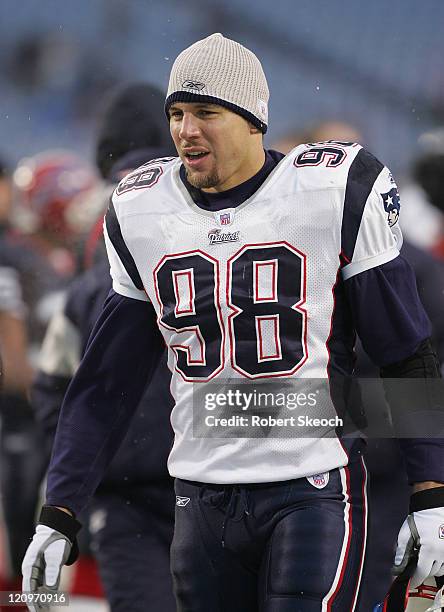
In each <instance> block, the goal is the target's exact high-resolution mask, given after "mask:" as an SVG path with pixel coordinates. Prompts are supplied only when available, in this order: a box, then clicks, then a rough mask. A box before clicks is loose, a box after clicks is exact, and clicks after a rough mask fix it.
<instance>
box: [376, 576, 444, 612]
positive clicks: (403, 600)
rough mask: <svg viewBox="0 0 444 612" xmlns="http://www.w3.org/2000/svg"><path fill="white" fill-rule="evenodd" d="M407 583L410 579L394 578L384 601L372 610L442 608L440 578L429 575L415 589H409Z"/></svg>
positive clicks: (407, 611)
mask: <svg viewBox="0 0 444 612" xmlns="http://www.w3.org/2000/svg"><path fill="white" fill-rule="evenodd" d="M438 581H439V582H440V584H438ZM409 585H410V580H403V579H395V581H394V582H393V584H392V587H391V589H390V591H389V593H388V594H387V597H386V598H385V600H384V602H383V603H381V604H379V605H377V606H376V607H375V608H374V611H373V612H441V611H442V610H444V587H443V586H442V578H441V579H440V578H437V579H435V578H432V577H429V578H427V579H426V580H425V581H424V583H423V584H421V585H419V587H417V588H416V589H411V588H410V586H409ZM440 587H441V588H440Z"/></svg>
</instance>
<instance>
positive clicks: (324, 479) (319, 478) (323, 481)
mask: <svg viewBox="0 0 444 612" xmlns="http://www.w3.org/2000/svg"><path fill="white" fill-rule="evenodd" d="M307 480H308V482H309V483H310V484H312V485H313V486H314V487H315V488H316V489H323V488H324V487H326V486H327V485H328V481H329V480H330V473H329V472H324V473H323V474H313V476H307Z"/></svg>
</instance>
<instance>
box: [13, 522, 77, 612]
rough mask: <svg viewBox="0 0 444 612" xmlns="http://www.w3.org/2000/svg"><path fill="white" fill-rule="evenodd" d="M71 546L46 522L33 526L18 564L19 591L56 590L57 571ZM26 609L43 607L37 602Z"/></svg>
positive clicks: (48, 591)
mask: <svg viewBox="0 0 444 612" xmlns="http://www.w3.org/2000/svg"><path fill="white" fill-rule="evenodd" d="M71 547H72V544H71V542H70V541H69V540H68V538H67V537H66V536H64V535H63V534H61V533H59V532H58V531H56V530H55V529H51V527H47V526H46V525H37V528H36V530H35V534H34V537H33V538H32V541H31V544H30V545H29V546H28V550H27V551H26V554H25V557H24V559H23V563H22V574H23V581H22V590H23V592H27V593H56V592H57V590H58V588H59V584H60V572H61V569H62V566H63V565H64V564H65V563H66V561H67V560H68V557H69V555H70V552H71ZM28 608H29V610H31V612H35V611H36V610H42V609H43V607H42V606H39V605H38V603H36V604H32V605H31V604H28ZM46 609H47V607H46Z"/></svg>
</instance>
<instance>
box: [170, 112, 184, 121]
mask: <svg viewBox="0 0 444 612" xmlns="http://www.w3.org/2000/svg"><path fill="white" fill-rule="evenodd" d="M180 117H182V111H180V110H170V119H180Z"/></svg>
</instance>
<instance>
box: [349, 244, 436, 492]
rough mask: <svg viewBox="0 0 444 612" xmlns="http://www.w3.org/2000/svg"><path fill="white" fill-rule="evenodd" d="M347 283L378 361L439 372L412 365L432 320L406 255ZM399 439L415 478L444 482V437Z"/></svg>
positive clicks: (359, 323)
mask: <svg viewBox="0 0 444 612" xmlns="http://www.w3.org/2000/svg"><path fill="white" fill-rule="evenodd" d="M345 287H346V292H347V295H348V299H349V302H350V305H351V308H352V312H353V318H354V321H355V326H356V330H357V332H358V335H359V336H360V339H361V342H362V344H363V347H364V349H365V351H366V352H367V353H368V355H369V356H370V358H371V359H372V361H373V362H374V363H375V364H377V365H379V366H381V367H384V366H388V365H392V364H398V363H400V362H402V361H404V360H406V365H405V367H403V368H400V369H401V370H404V372H405V374H404V375H405V376H408V377H412V376H418V375H419V376H433V375H437V374H435V373H434V372H432V371H430V372H427V371H426V370H424V372H422V373H419V372H416V373H415V374H413V373H412V372H410V371H409V367H408V362H409V358H411V357H412V358H413V359H414V361H415V365H416V363H417V361H418V357H416V358H415V357H414V356H415V355H416V353H417V351H418V349H419V348H420V345H421V343H422V342H423V341H424V340H425V339H426V338H428V337H429V336H430V335H431V325H430V321H429V319H428V317H427V315H426V313H425V311H424V308H423V306H422V304H421V301H420V299H419V297H418V291H417V288H416V280H415V276H414V273H413V271H412V268H411V267H410V265H409V264H408V263H407V261H406V260H405V259H404V258H403V257H402V256H398V257H396V258H395V259H393V260H392V261H390V262H388V263H386V264H384V265H382V266H378V267H376V268H372V269H371V270H367V271H365V272H362V273H361V274H357V275H356V276H353V277H352V278H350V279H348V280H347V281H345ZM419 357H421V358H422V359H424V358H425V357H426V356H425V355H424V356H423V355H421V356H419ZM420 360H421V359H420ZM399 442H400V447H401V450H402V453H403V455H404V461H405V465H406V471H407V476H408V479H409V482H410V484H413V483H415V482H423V481H426V480H435V481H438V482H444V440H440V439H425V438H421V439H419V438H416V439H415V438H408V439H402V440H400V441H399Z"/></svg>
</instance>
